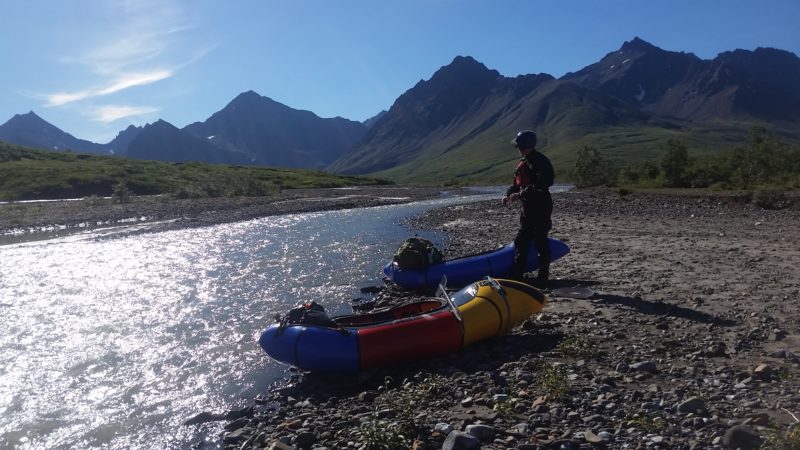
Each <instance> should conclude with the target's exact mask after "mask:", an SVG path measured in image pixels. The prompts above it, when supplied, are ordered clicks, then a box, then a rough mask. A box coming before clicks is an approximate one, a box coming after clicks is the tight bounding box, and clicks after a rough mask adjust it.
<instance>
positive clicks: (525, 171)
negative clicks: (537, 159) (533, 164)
mask: <svg viewBox="0 0 800 450" xmlns="http://www.w3.org/2000/svg"><path fill="white" fill-rule="evenodd" d="M532 183H533V179H532V177H531V173H530V169H529V168H528V165H527V164H525V159H520V160H519V164H517V170H516V171H514V186H517V187H518V188H520V190H521V189H524V188H526V187H527V186H529V185H531V184H532Z"/></svg>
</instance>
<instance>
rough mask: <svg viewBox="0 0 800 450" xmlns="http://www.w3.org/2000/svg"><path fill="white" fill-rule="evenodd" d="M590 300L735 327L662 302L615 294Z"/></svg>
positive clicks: (655, 313)
mask: <svg viewBox="0 0 800 450" xmlns="http://www.w3.org/2000/svg"><path fill="white" fill-rule="evenodd" d="M591 300H592V301H593V302H596V303H604V304H609V305H621V306H625V307H627V308H630V309H634V310H636V311H637V312H639V313H642V314H648V315H653V316H671V317H677V318H680V319H686V320H691V321H692V322H699V323H707V324H714V325H720V326H725V327H729V326H733V325H736V323H737V322H736V321H735V320H731V319H724V318H721V317H718V316H715V315H713V314H708V313H705V312H702V311H698V310H696V309H690V308H684V307H683V306H678V305H673V304H671V303H666V302H662V301H651V300H645V299H643V298H641V297H626V296H623V295H615V294H595V295H594V296H593V297H592V298H591Z"/></svg>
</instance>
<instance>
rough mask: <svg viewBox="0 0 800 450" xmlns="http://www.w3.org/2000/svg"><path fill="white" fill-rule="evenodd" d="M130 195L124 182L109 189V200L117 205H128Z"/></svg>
mask: <svg viewBox="0 0 800 450" xmlns="http://www.w3.org/2000/svg"><path fill="white" fill-rule="evenodd" d="M131 195H132V193H131V190H130V189H129V188H128V183H126V182H125V180H122V181H120V182H119V183H117V184H115V185H114V186H112V187H111V198H113V199H114V201H115V202H117V203H130V201H131Z"/></svg>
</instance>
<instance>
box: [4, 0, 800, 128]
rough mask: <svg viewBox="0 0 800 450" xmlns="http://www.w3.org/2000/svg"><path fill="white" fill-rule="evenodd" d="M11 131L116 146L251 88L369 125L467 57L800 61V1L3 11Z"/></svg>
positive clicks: (226, 4) (214, 4)
mask: <svg viewBox="0 0 800 450" xmlns="http://www.w3.org/2000/svg"><path fill="white" fill-rule="evenodd" d="M0 11H2V14H0V61H2V66H0V98H1V99H2V102H0V123H3V122H5V121H6V120H8V119H9V118H11V117H12V116H13V115H14V114H18V113H26V112H28V111H30V110H33V111H35V112H36V113H37V114H39V115H40V116H42V117H43V118H44V119H45V120H47V121H49V122H50V123H52V124H54V125H55V126H57V127H59V128H61V129H62V130H64V131H67V132H69V133H71V134H72V135H74V136H76V137H78V138H82V139H88V140H92V141H95V142H108V141H109V140H111V139H112V138H113V137H114V136H115V135H116V134H117V132H119V131H120V130H122V129H124V128H125V127H127V126H128V125H130V124H134V125H143V124H145V123H148V122H154V121H155V120H157V119H159V118H163V119H164V120H166V121H168V122H171V123H172V124H174V125H176V126H178V127H183V126H185V125H187V124H189V123H192V122H195V121H202V120H205V119H206V118H208V117H209V116H210V115H211V114H213V113H214V112H216V111H218V110H220V109H222V108H223V107H224V106H225V105H226V104H227V103H228V102H229V101H230V100H232V99H233V98H234V97H235V96H236V95H237V94H239V93H241V92H244V91H247V90H254V91H256V92H258V93H259V94H261V95H264V96H267V97H270V98H272V99H274V100H276V101H279V102H281V103H284V104H286V105H288V106H290V107H292V108H296V109H305V110H309V111H312V112H314V113H316V114H317V115H319V116H321V117H334V116H342V117H346V118H348V119H352V120H359V121H361V120H365V119H367V118H369V117H372V116H373V115H375V114H377V113H378V112H379V111H380V110H382V109H388V108H389V107H390V106H391V104H392V103H393V102H394V100H395V99H396V98H397V97H398V96H399V95H401V94H402V93H403V92H405V91H406V90H407V89H409V88H411V87H413V86H414V84H416V83H417V82H418V81H419V80H421V79H428V78H430V76H431V75H432V74H433V73H434V72H435V71H436V70H437V69H438V68H439V67H441V66H444V65H447V64H448V63H450V62H451V61H452V60H453V58H454V57H455V56H457V55H469V56H472V57H474V58H475V59H477V60H478V61H480V62H482V63H484V64H485V65H486V66H487V67H489V68H490V69H495V70H497V71H499V72H500V73H501V74H503V75H505V76H516V75H519V74H529V73H542V72H544V73H549V74H551V75H553V76H556V77H559V76H561V75H563V74H564V73H566V72H570V71H575V70H579V69H581V68H582V67H584V66H586V65H588V64H591V63H593V62H596V61H597V60H599V59H600V58H602V57H603V56H604V55H605V54H606V53H609V52H611V51H614V50H616V49H617V48H619V47H620V46H621V45H622V43H623V42H624V41H626V40H630V39H632V38H633V37H634V36H639V37H641V38H642V39H644V40H646V41H648V42H650V43H652V44H654V45H657V46H659V47H661V48H664V49H666V50H673V51H685V52H692V53H694V54H696V55H697V56H699V57H701V58H704V59H711V58H713V57H714V56H716V55H717V54H718V53H720V52H722V51H727V50H733V49H736V48H743V49H748V50H752V49H755V48H756V47H776V48H781V49H784V50H789V51H791V52H794V53H795V54H800V27H799V26H798V25H797V24H798V23H799V22H800V1H798V0H774V1H770V0H760V1H744V0H725V1H723V0H719V1H709V0H692V1H683V0H679V1H646V0H636V1H634V0H624V1H623V0H603V1H601V0H596V1H589V0H584V1H577V0H575V1H568V0H555V1H533V0H529V1H521V0H520V1H500V0H495V1H488V0H486V1H484V0H357V1H356V0H353V1H348V0H342V1H331V0H327V1H326V0H308V1H303V0H286V1H279V0H272V1H271V0H229V1H223V0H219V1H211V0H194V1H189V0H187V1H177V0H70V1H59V0H25V1H17V0H0Z"/></svg>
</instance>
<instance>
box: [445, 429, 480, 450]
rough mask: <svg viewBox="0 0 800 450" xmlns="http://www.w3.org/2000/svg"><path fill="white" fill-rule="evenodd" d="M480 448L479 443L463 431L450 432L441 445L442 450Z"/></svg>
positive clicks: (472, 449) (471, 449)
mask: <svg viewBox="0 0 800 450" xmlns="http://www.w3.org/2000/svg"><path fill="white" fill-rule="evenodd" d="M479 448H481V441H479V440H478V438H476V437H475V436H473V435H471V434H469V433H464V432H463V431H451V432H450V434H448V435H447V439H445V440H444V444H442V450H474V449H479Z"/></svg>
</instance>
